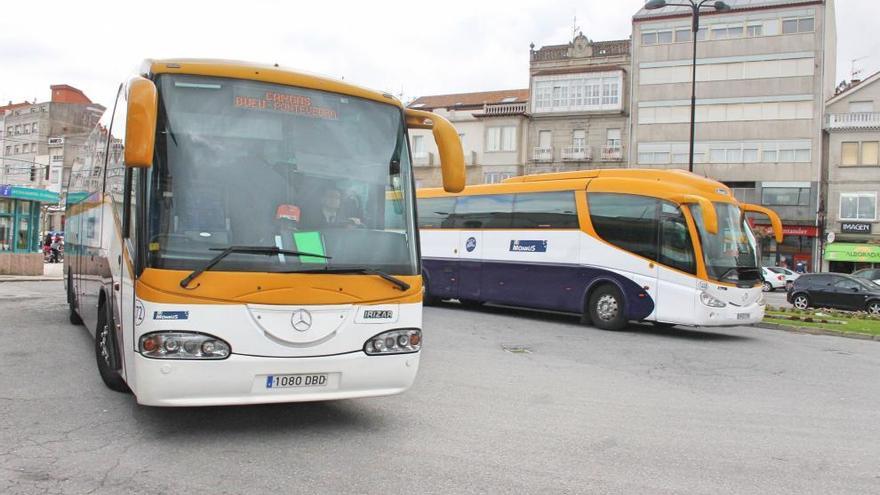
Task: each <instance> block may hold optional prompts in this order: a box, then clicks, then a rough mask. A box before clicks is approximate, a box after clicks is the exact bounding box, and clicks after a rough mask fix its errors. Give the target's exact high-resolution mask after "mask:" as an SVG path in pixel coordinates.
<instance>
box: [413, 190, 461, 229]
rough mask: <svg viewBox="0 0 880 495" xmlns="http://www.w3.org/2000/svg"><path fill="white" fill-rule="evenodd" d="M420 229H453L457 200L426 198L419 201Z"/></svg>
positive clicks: (452, 198) (451, 198)
mask: <svg viewBox="0 0 880 495" xmlns="http://www.w3.org/2000/svg"><path fill="white" fill-rule="evenodd" d="M417 209H418V212H419V228H420V229H449V228H452V221H451V220H452V213H453V211H454V210H455V198H454V197H447V198H424V199H420V200H418V208H417Z"/></svg>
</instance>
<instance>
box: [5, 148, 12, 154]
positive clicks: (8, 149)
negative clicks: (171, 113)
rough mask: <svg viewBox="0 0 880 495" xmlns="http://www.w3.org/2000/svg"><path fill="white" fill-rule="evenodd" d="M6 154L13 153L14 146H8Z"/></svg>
mask: <svg viewBox="0 0 880 495" xmlns="http://www.w3.org/2000/svg"><path fill="white" fill-rule="evenodd" d="M6 154H7V155H11V154H12V146H7V147H6Z"/></svg>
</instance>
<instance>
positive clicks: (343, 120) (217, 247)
mask: <svg viewBox="0 0 880 495" xmlns="http://www.w3.org/2000/svg"><path fill="white" fill-rule="evenodd" d="M157 87H158V89H159V120H158V123H157V126H156V127H157V136H156V160H155V161H154V165H153V167H152V169H151V170H150V172H149V180H148V184H147V201H148V214H147V223H148V225H147V227H146V231H147V234H148V235H147V239H146V240H145V241H144V242H145V243H146V246H147V252H148V261H147V266H150V267H154V268H165V269H177V270H194V269H197V268H198V267H199V266H203V265H204V264H205V262H206V260H209V259H211V258H213V257H214V256H216V255H217V254H218V252H220V251H221V250H223V249H226V248H228V247H230V246H252V247H267V248H271V247H273V246H274V247H278V248H280V249H283V250H287V251H299V252H304V253H312V254H316V255H321V256H290V255H288V256H285V255H283V254H275V255H259V254H254V252H248V253H241V252H235V253H231V254H229V255H228V256H226V257H225V258H223V260H222V261H221V262H220V263H219V264H218V266H217V267H215V268H214V269H215V270H220V271H260V272H293V271H310V272H313V271H314V270H320V269H322V268H325V267H326V268H328V269H338V268H367V269H372V270H382V271H386V272H390V273H396V274H400V275H413V274H416V273H418V267H417V258H416V247H415V243H414V236H413V232H414V226H413V221H412V217H413V215H412V214H411V210H412V208H413V191H412V187H411V184H412V178H411V175H410V173H411V170H410V162H409V152H408V149H407V145H406V138H405V136H406V134H405V130H404V122H403V119H402V111H401V109H400V108H399V107H396V106H394V105H391V104H383V103H380V102H375V101H371V100H367V99H363V98H359V97H354V96H347V95H342V94H337V93H330V92H325V91H318V90H313V89H305V88H298V87H291V86H283V85H277V84H269V83H263V82H256V81H247V80H240V79H226V78H215V77H204V76H192V75H177V74H174V75H160V76H159V77H158V79H157Z"/></svg>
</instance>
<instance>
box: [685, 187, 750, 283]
mask: <svg viewBox="0 0 880 495" xmlns="http://www.w3.org/2000/svg"><path fill="white" fill-rule="evenodd" d="M689 206H690V211H691V215H693V217H694V223H696V225H697V231H698V233H699V237H700V243H701V245H702V248H703V259H704V261H705V263H706V272H707V274H708V275H709V278H712V279H714V280H718V281H722V282H733V283H737V282H742V283H747V284H750V283H754V282H756V281H758V280H760V278H761V273H760V270H758V256H757V254H756V249H755V237H754V235H752V231H751V230H750V229H749V227H748V225H746V222H745V216H744V215H743V214H742V211H741V210H740V209H739V207H738V206H736V205H734V204H730V203H714V206H715V211H716V212H717V215H718V233H717V234H710V233H709V232H707V231H706V227H705V225H704V222H703V214H702V210H701V209H700V206H698V205H689Z"/></svg>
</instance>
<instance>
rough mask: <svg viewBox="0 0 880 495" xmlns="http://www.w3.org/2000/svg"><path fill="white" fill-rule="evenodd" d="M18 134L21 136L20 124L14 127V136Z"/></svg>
mask: <svg viewBox="0 0 880 495" xmlns="http://www.w3.org/2000/svg"><path fill="white" fill-rule="evenodd" d="M19 134H21V125H20V124H18V125H16V126H15V135H16V136H18V135H19Z"/></svg>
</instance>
